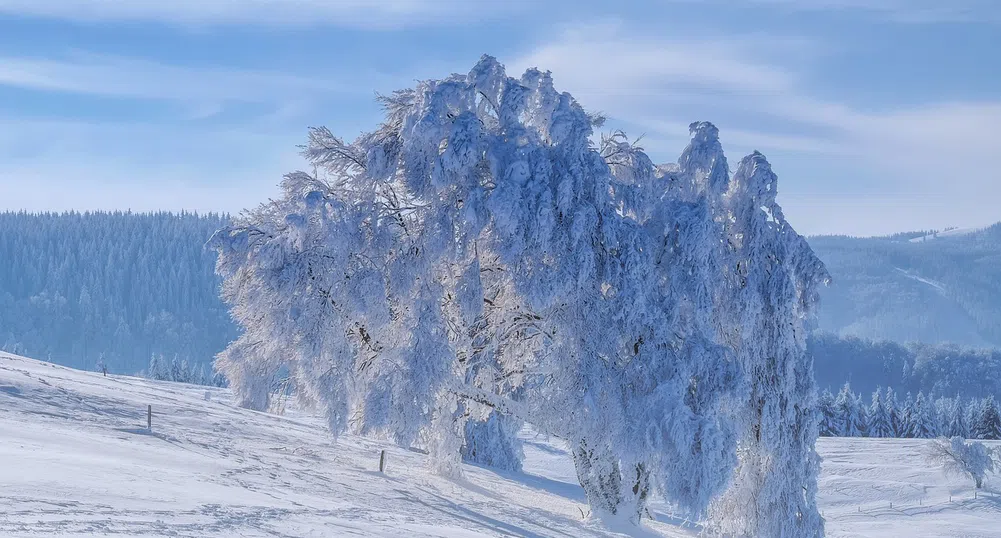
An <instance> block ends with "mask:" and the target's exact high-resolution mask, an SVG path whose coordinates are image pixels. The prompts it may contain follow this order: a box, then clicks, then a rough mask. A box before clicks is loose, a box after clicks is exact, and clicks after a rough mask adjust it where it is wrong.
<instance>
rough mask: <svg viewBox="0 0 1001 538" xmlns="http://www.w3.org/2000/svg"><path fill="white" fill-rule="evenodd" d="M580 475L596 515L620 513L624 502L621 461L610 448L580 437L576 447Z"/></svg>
mask: <svg viewBox="0 0 1001 538" xmlns="http://www.w3.org/2000/svg"><path fill="white" fill-rule="evenodd" d="M572 452H573V461H574V467H575V468H576V470H577V479H578V480H579V481H580V485H581V487H582V488H584V494H585V495H587V502H588V504H589V505H590V506H591V511H592V512H598V514H597V515H599V516H600V515H605V514H607V515H617V514H618V513H619V509H620V505H621V504H622V500H623V499H622V489H621V484H622V478H621V476H620V474H619V463H618V461H617V460H616V459H615V458H614V456H613V455H612V453H611V451H609V450H607V449H601V448H596V447H591V446H590V445H588V443H587V441H584V440H580V441H579V442H578V443H577V444H576V446H575V447H574V449H573V451H572Z"/></svg>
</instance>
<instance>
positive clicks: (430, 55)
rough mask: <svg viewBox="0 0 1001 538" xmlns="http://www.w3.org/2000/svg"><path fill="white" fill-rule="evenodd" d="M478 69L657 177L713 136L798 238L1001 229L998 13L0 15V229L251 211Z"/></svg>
mask: <svg viewBox="0 0 1001 538" xmlns="http://www.w3.org/2000/svg"><path fill="white" fill-rule="evenodd" d="M945 6H948V7H945ZM484 53H488V54H491V55H494V56H496V57H498V58H499V59H500V60H501V61H502V62H503V63H504V64H506V66H507V68H508V70H509V72H510V73H512V74H520V72H521V71H522V70H524V69H525V68H527V67H531V66H537V67H539V68H542V69H548V70H551V71H552V72H553V76H554V79H555V81H556V84H557V87H558V88H559V89H561V90H565V91H569V92H571V93H572V94H574V96H575V97H576V98H577V99H578V100H579V101H580V102H581V104H582V105H583V106H584V107H585V108H587V109H589V110H597V111H602V112H604V113H605V114H607V115H608V116H609V117H610V121H609V123H608V124H607V125H606V129H610V128H623V129H624V130H626V131H627V132H628V133H630V134H631V135H633V136H638V135H641V134H642V135H644V138H643V142H642V144H641V145H643V146H644V147H645V148H646V149H647V151H648V152H649V153H650V154H651V155H652V156H653V157H654V160H655V161H658V162H666V161H674V160H676V159H677V156H678V154H679V153H680V152H681V150H682V149H683V147H684V145H685V143H686V141H687V136H688V132H687V125H688V124H689V123H690V122H692V121H695V120H709V121H713V122H715V123H716V124H717V125H718V126H719V128H720V131H721V138H722V140H723V144H724V146H725V148H726V149H727V152H728V156H729V158H730V160H731V162H734V163H735V162H736V161H737V160H739V158H740V157H741V155H743V154H745V153H747V152H749V151H751V150H753V149H758V150H760V151H762V152H763V153H765V154H766V155H767V156H768V157H769V160H771V161H772V164H773V166H774V168H775V170H776V172H777V173H778V174H779V178H780V186H779V191H780V202H781V203H782V204H783V206H784V208H785V212H786V215H787V217H788V218H789V219H790V220H791V221H792V222H793V224H794V225H795V226H796V228H797V229H798V230H800V231H801V232H803V233H809V234H814V233H849V234H855V235H872V234H882V233H889V232H894V231H901V230H910V229H927V228H943V227H946V226H979V225H984V224H989V223H992V222H995V221H999V220H1001V204H999V201H1001V168H999V164H1001V163H999V157H1001V2H998V1H997V0H951V1H950V2H944V1H932V0H801V1H796V0H730V1H725V0H706V1H698V0H646V1H628V0H626V1H620V2H607V1H601V2H597V1H591V0H582V1H578V2H572V1H566V0H554V1H540V2H530V1H525V0H508V1H505V2H501V1H492V2H486V1H482V2H478V1H472V0H470V1H466V2H461V1H457V0H386V1H382V2H378V1H375V0H372V1H367V0H331V1H321V0H244V1H234V0H158V1H151V0H128V1H124V0H123V1H118V2H115V1H108V0H0V209H4V208H5V209H28V210H32V211H43V210H56V211H58V210H67V209H78V210H87V209H133V210H137V211H142V210H152V209H173V210H176V209H182V208H183V209H190V210H199V211H208V210H215V211H228V212H237V211H239V210H240V209H242V208H245V207H249V206H252V205H256V204H257V203H259V202H260V201H263V200H265V199H267V198H268V197H269V196H272V195H273V194H275V193H277V189H276V185H277V183H278V181H279V180H280V178H281V175H282V174H283V173H285V172H289V171H292V170H294V169H296V168H299V167H302V166H303V163H302V161H301V159H300V158H299V156H298V154H297V151H298V150H297V148H296V145H297V144H299V143H301V142H302V141H303V140H304V135H305V130H306V127H307V126H311V125H326V126H328V127H329V128H330V129H331V130H332V131H334V132H335V133H337V134H340V135H343V136H345V137H346V138H353V137H354V136H356V135H357V134H358V133H359V132H361V131H362V130H364V129H368V128H370V127H373V126H375V125H376V123H377V122H378V121H379V108H378V106H377V104H376V103H375V101H374V96H375V94H376V93H377V92H379V93H387V92H390V91H392V90H394V89H397V88H402V87H406V86H409V85H411V84H412V83H413V81H414V80H417V79H424V78H440V77H443V76H446V75H448V74H449V73H453V72H466V71H468V69H469V68H471V67H472V66H473V64H474V63H475V62H476V61H477V59H478V58H479V57H480V55H481V54H484Z"/></svg>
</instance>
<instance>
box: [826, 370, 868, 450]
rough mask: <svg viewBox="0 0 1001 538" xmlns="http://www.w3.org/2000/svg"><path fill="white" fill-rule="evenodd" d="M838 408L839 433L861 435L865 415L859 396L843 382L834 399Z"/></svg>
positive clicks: (845, 435) (847, 435) (852, 435)
mask: <svg viewBox="0 0 1001 538" xmlns="http://www.w3.org/2000/svg"><path fill="white" fill-rule="evenodd" d="M834 405H835V407H836V408H837V410H838V417H839V418H838V423H839V424H840V425H841V432H840V434H839V435H841V436H843V437H862V436H863V434H864V432H865V429H866V427H865V415H863V412H862V406H861V405H860V400H859V397H858V396H857V395H856V394H855V393H854V392H852V387H851V384H849V383H845V384H844V386H842V387H841V391H840V392H838V398H837V400H835V404H834Z"/></svg>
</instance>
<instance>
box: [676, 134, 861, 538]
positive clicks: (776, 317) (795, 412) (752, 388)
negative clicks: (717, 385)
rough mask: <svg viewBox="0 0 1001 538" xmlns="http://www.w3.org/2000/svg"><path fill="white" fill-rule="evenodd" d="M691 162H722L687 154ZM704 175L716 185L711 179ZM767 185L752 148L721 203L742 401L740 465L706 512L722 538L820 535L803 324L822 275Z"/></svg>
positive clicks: (812, 400) (767, 171)
mask: <svg viewBox="0 0 1001 538" xmlns="http://www.w3.org/2000/svg"><path fill="white" fill-rule="evenodd" d="M699 133H700V136H703V137H706V138H707V140H711V135H713V134H715V133H714V132H713V131H710V130H709V129H707V128H704V127H703V128H701V130H700V131H699ZM707 143H708V144H711V142H707ZM696 158H698V159H699V160H702V161H705V162H709V161H711V162H714V163H719V162H720V160H721V157H719V156H715V155H712V153H710V152H705V153H698V152H692V153H691V159H692V160H694V159H696ZM681 164H682V166H684V162H682V163H681ZM707 177H709V178H710V185H715V184H716V183H715V182H716V181H717V180H714V179H712V178H716V177H717V176H716V175H714V174H708V176H707ZM719 181H722V179H719ZM776 188H777V177H776V175H775V173H774V172H773V171H772V169H771V166H770V165H769V163H768V161H767V160H766V159H765V157H764V156H763V155H761V154H760V153H758V152H755V153H753V154H751V155H749V156H747V157H745V158H744V159H742V160H741V162H740V164H739V165H738V166H737V170H736V171H735V172H734V175H733V178H732V179H731V181H730V185H729V187H728V190H727V193H726V196H725V198H724V202H725V204H726V208H725V213H726V214H727V216H728V217H729V218H728V219H727V222H728V228H729V230H728V233H727V235H728V238H729V241H730V244H731V245H733V258H732V259H731V265H730V268H731V269H732V271H731V272H729V274H728V276H729V277H730V278H731V279H732V285H733V286H734V288H735V293H736V297H737V300H736V301H735V302H734V306H733V308H732V309H731V310H730V311H729V312H728V313H727V315H728V317H730V319H732V320H733V321H732V323H734V324H735V325H736V326H737V327H739V328H740V329H742V330H741V331H740V333H739V335H738V337H739V340H738V341H737V350H738V360H739V362H740V364H741V365H742V367H743V369H744V372H745V374H746V376H747V382H746V385H745V387H744V390H745V391H746V392H745V398H746V400H745V404H744V405H743V406H741V408H740V410H739V411H738V413H739V414H740V416H741V420H740V421H739V422H740V423H741V425H742V426H743V428H742V434H741V438H740V441H739V449H738V457H739V460H740V461H739V464H738V466H737V469H736V472H735V474H734V478H733V481H732V482H731V484H730V488H729V490H728V491H727V492H726V493H725V494H724V495H723V496H722V497H721V498H720V499H718V500H717V501H716V502H715V503H714V506H713V507H712V510H711V511H710V520H711V521H710V526H711V528H712V529H713V530H714V531H716V532H719V533H721V534H726V535H728V536H747V537H752V536H753V537H756V538H772V537H775V538H779V537H791V536H796V537H811V536H822V535H823V533H824V525H823V519H822V518H821V517H820V514H819V511H818V510H817V504H816V494H817V475H818V473H819V467H820V458H819V456H817V454H816V452H815V450H814V443H815V441H816V438H817V435H818V423H819V420H820V417H819V413H818V412H817V406H816V388H815V386H814V380H813V371H812V363H811V362H810V361H809V360H808V359H807V358H806V354H805V349H806V341H805V340H806V328H805V324H806V323H807V321H808V320H809V319H810V317H811V316H812V315H813V311H814V309H815V307H816V303H817V289H818V287H819V285H820V284H822V283H824V282H826V281H827V279H828V275H827V272H826V270H825V269H824V266H823V264H822V263H821V262H820V261H819V259H817V257H816V256H814V254H813V252H812V251H811V250H810V248H809V246H808V245H807V243H806V240H805V239H804V238H803V237H801V236H800V235H798V234H797V233H796V232H795V231H794V230H793V229H792V228H791V227H790V225H789V224H788V223H787V222H786V220H785V218H784V216H783V214H782V210H781V208H780V207H779V206H778V205H777V203H776V201H775V196H776V192H777V190H776ZM839 399H840V398H839ZM853 400H854V398H853Z"/></svg>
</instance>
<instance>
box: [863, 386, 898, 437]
mask: <svg viewBox="0 0 1001 538" xmlns="http://www.w3.org/2000/svg"><path fill="white" fill-rule="evenodd" d="M893 436H894V432H893V424H892V420H891V417H890V412H889V410H888V409H887V406H886V404H885V403H884V400H883V397H882V395H881V390H880V389H879V388H878V387H877V388H876V391H875V392H873V393H872V403H871V404H870V405H869V437H893Z"/></svg>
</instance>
